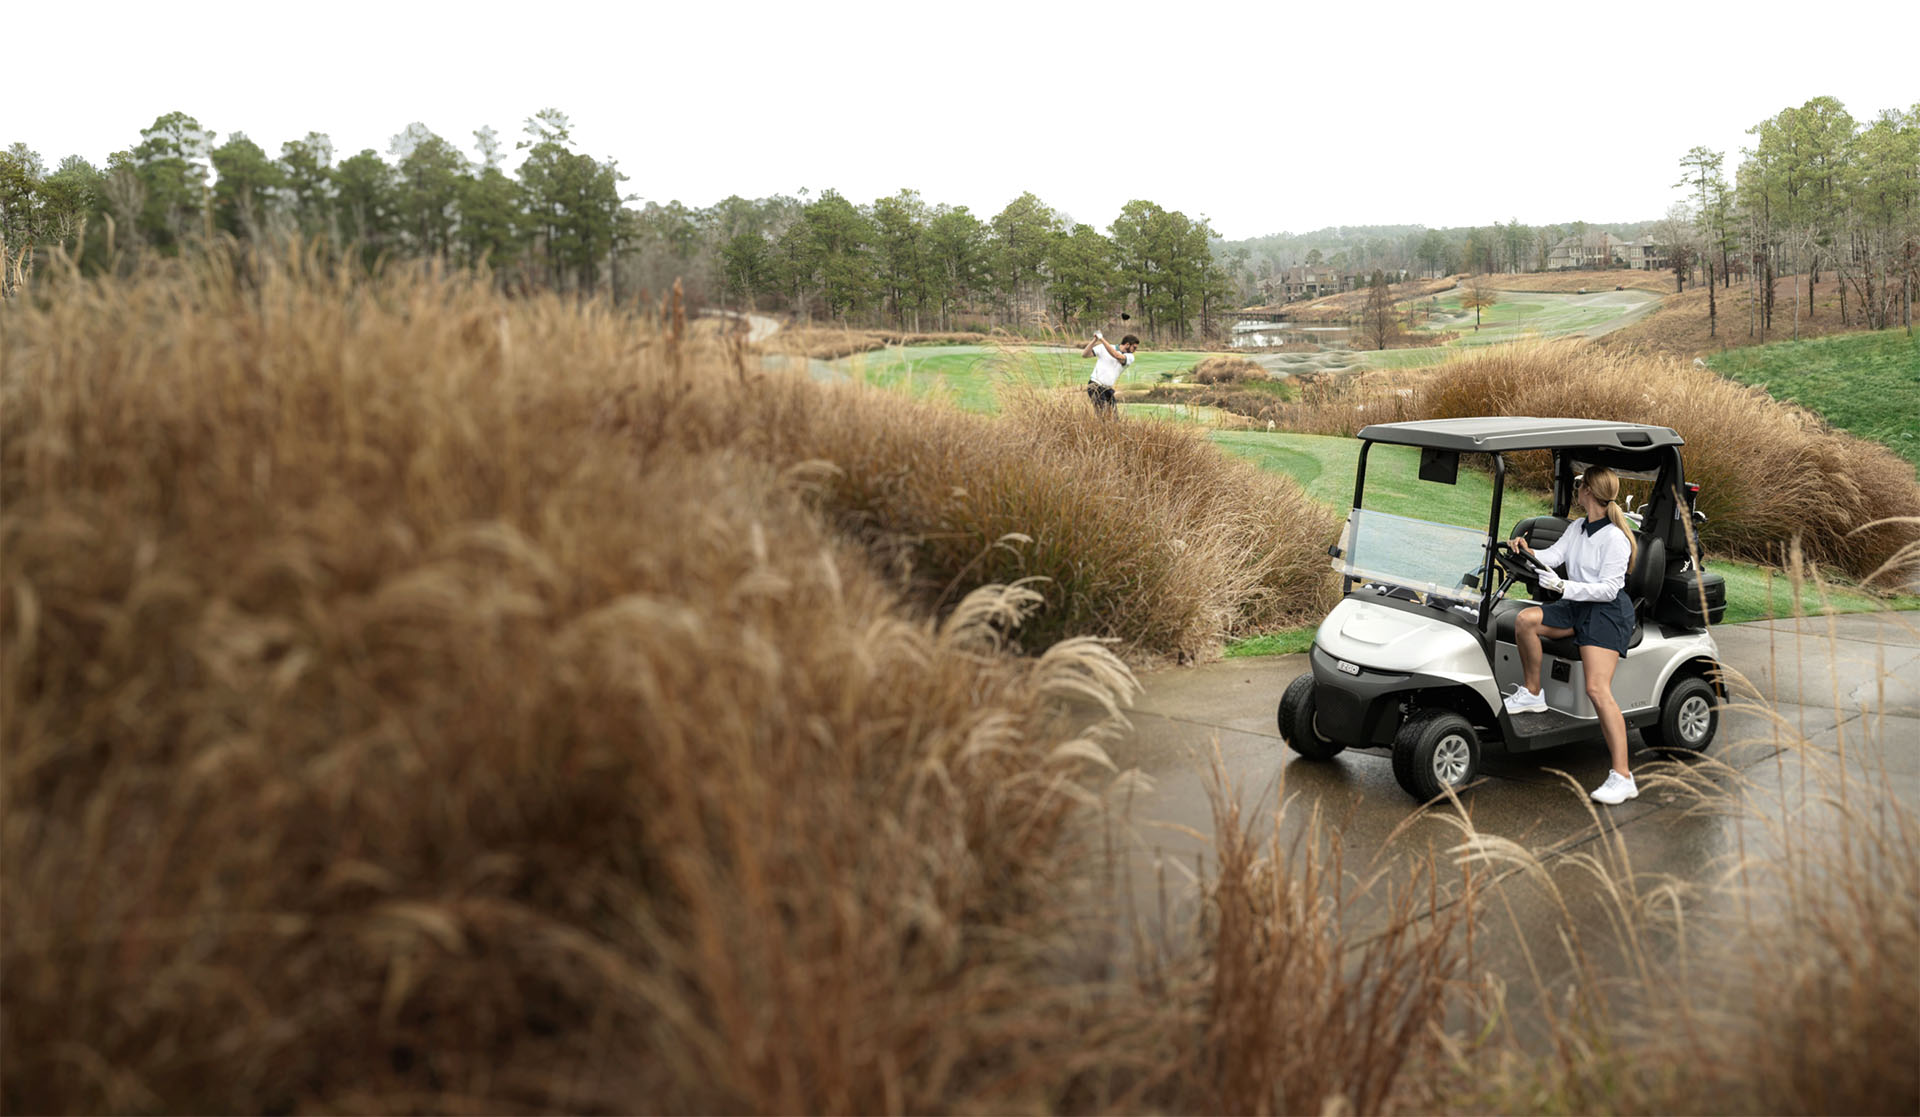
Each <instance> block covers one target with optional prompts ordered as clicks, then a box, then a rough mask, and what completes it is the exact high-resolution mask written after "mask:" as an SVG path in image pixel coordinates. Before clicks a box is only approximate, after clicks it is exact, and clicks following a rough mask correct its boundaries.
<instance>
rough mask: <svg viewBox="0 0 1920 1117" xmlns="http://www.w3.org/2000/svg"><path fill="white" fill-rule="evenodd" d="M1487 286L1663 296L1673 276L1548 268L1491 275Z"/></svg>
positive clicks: (1670, 288)
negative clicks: (1618, 289) (1616, 290)
mask: <svg viewBox="0 0 1920 1117" xmlns="http://www.w3.org/2000/svg"><path fill="white" fill-rule="evenodd" d="M1487 285H1488V286H1490V287H1492V288H1493V289H1494V290H1496V291H1538V292H1544V293H1549V294H1556V295H1571V294H1575V293H1576V292H1579V291H1583V290H1584V291H1611V290H1613V289H1614V288H1615V287H1625V288H1627V289H1628V290H1633V291H1652V292H1653V293H1654V294H1656V295H1666V294H1670V293H1672V291H1673V275H1672V273H1670V272H1664V271H1636V270H1634V269H1632V268H1615V269H1613V270H1611V271H1549V272H1524V273H1520V274H1504V275H1490V276H1488V277H1487Z"/></svg>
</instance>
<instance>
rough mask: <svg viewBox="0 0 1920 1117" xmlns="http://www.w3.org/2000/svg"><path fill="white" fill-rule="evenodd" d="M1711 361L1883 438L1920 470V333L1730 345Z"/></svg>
mask: <svg viewBox="0 0 1920 1117" xmlns="http://www.w3.org/2000/svg"><path fill="white" fill-rule="evenodd" d="M1708 364H1709V365H1711V366H1712V367H1713V370H1714V371H1715V372H1718V373H1720V374H1722V375H1723V376H1727V377H1729V378H1731V379H1734V380H1737V381H1739V382H1740V383H1742V384H1755V385H1758V386H1760V387H1762V388H1765V389H1766V390H1767V391H1768V393H1770V394H1771V395H1772V396H1773V397H1774V398H1775V399H1783V400H1791V401H1793V402H1794V403H1797V404H1799V405H1801V406H1802V407H1805V408H1808V409H1810V410H1812V411H1816V412H1818V413H1819V414H1820V415H1821V417H1823V418H1825V419H1826V420H1827V421H1828V422H1830V423H1832V424H1833V425H1834V426H1836V427H1840V428H1842V429H1843V430H1846V431H1849V432H1851V433H1853V434H1856V435H1858V436H1860V437H1861V438H1870V439H1873V440H1874V441H1876V442H1881V443H1884V444H1886V445H1887V446H1889V447H1891V448H1892V450H1893V452H1894V453H1896V454H1899V455H1900V456H1901V457H1903V458H1906V459H1907V460H1908V461H1909V462H1912V463H1913V464H1914V465H1915V467H1916V468H1920V338H1910V337H1908V336H1907V335H1906V333H1905V332H1904V331H1899V330H1879V331H1875V332H1873V333H1860V334H1842V335H1840V336H1838V337H1823V338H1815V339H1813V340H1810V341H1780V342H1774V343H1772V344H1770V345H1754V346H1749V347H1747V348H1745V349H1729V350H1727V351H1726V352H1724V353H1719V354H1716V355H1714V356H1713V357H1712V358H1710V359H1709V360H1708Z"/></svg>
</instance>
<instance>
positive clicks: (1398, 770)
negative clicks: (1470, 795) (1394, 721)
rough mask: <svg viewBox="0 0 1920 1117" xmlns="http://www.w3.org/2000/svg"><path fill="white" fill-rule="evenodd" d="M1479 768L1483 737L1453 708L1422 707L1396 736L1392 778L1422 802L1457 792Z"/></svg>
mask: <svg viewBox="0 0 1920 1117" xmlns="http://www.w3.org/2000/svg"><path fill="white" fill-rule="evenodd" d="M1479 772H1480V737H1479V735H1478V734H1476V733H1474V731H1473V724H1472V723H1471V722H1469V721H1468V720H1467V719H1466V718H1463V717H1461V716H1460V715H1459V714H1456V713H1454V712H1453V711H1452V710H1421V711H1419V712H1418V713H1416V714H1414V715H1413V716H1412V717H1409V718H1408V719H1407V720H1406V721H1405V723H1403V724H1402V725H1401V726H1400V732H1398V733H1396V734H1394V737H1393V778H1394V779H1397V780H1399V781H1400V786H1401V787H1403V788H1405V789H1406V791H1407V794H1408V795H1411V796H1413V797H1414V798H1415V799H1418V800H1420V801H1421V802H1422V803H1426V802H1430V801H1432V800H1434V799H1437V798H1439V797H1440V796H1441V795H1443V794H1445V789H1446V788H1448V787H1451V788H1453V789H1454V790H1455V791H1456V792H1457V791H1459V790H1460V789H1461V788H1463V787H1465V786H1466V785H1467V784H1469V783H1472V782H1473V778H1474V777H1475V776H1476V775H1478V774H1479Z"/></svg>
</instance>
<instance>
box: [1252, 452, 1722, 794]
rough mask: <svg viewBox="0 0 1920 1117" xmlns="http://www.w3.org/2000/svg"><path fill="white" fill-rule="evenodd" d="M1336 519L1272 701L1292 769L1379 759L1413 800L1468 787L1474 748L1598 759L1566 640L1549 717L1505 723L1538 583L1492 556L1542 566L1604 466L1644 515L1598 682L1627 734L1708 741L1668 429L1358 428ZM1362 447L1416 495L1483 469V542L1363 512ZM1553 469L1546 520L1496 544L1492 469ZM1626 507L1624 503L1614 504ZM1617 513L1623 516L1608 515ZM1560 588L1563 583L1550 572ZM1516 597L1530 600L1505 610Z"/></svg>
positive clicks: (1556, 662) (1707, 667) (1712, 687)
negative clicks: (1595, 470)
mask: <svg viewBox="0 0 1920 1117" xmlns="http://www.w3.org/2000/svg"><path fill="white" fill-rule="evenodd" d="M1359 438H1360V440H1361V446H1360V464H1359V467H1358V469H1357V470H1356V471H1355V476H1354V482H1353V509H1352V511H1351V512H1350V513H1349V515H1348V517H1347V526H1346V531H1345V532H1344V534H1343V535H1342V537H1341V540H1340V543H1339V544H1338V545H1337V546H1336V547H1334V548H1332V549H1331V550H1330V552H1329V553H1331V554H1332V555H1333V557H1334V568H1335V569H1336V570H1338V571H1339V572H1340V574H1341V575H1342V578H1343V583H1344V586H1345V591H1346V592H1345V597H1344V598H1343V600H1342V601H1341V602H1340V604H1339V605H1337V606H1335V607H1334V609H1333V611H1332V612H1331V613H1329V614H1328V615H1327V619H1326V620H1325V621H1324V622H1323V623H1322V624H1321V625H1320V628H1319V631H1318V632H1317V633H1316V635H1315V636H1314V641H1313V649H1312V652H1311V653H1310V660H1311V663H1312V665H1313V670H1312V673H1311V674H1307V675H1302V676H1301V677H1300V678H1298V679H1296V680H1295V681H1294V682H1293V684H1292V685H1291V686H1289V687H1288V688H1287V690H1286V693H1285V696H1284V697H1282V698H1281V700H1280V711H1279V720H1280V735H1281V736H1282V737H1283V738H1284V739H1285V740H1286V742H1287V744H1288V745H1289V746H1290V747H1291V748H1292V749H1293V750H1294V751H1295V752H1297V753H1299V754H1300V755H1301V756H1303V757H1306V758H1308V759H1311V760H1331V759H1332V758H1333V757H1334V756H1336V755H1338V754H1339V753H1340V752H1342V751H1343V750H1345V749H1347V748H1368V747H1384V748H1389V749H1391V750H1392V754H1393V773H1394V776H1395V778H1397V779H1398V780H1399V782H1400V786H1401V787H1403V788H1405V789H1406V790H1407V792H1408V793H1409V794H1411V795H1412V796H1413V797H1414V798H1415V799H1418V800H1420V801H1422V802H1426V801H1427V800H1430V799H1433V798H1435V797H1436V796H1438V795H1440V794H1442V793H1443V790H1444V789H1445V788H1448V787H1452V788H1455V789H1456V790H1457V789H1459V788H1461V787H1464V786H1465V785H1466V784H1468V783H1470V782H1471V781H1472V780H1473V779H1474V776H1475V774H1476V772H1477V771H1478V769H1479V766H1480V756H1481V749H1482V747H1483V746H1486V745H1498V746H1501V747H1504V748H1505V749H1506V750H1507V751H1508V752H1510V753H1511V752H1530V751H1533V750H1536V749H1544V748H1551V747H1554V746H1558V745H1566V744H1571V743H1574V742H1579V741H1591V742H1593V743H1594V744H1595V745H1596V746H1599V745H1600V743H1601V739H1602V738H1601V735H1600V724H1599V720H1598V718H1597V717H1596V715H1595V713H1594V709H1593V704H1592V703H1591V702H1590V701H1589V700H1588V698H1587V693H1586V680H1585V677H1584V676H1585V673H1584V670H1583V668H1582V666H1581V662H1580V653H1579V651H1578V649H1577V648H1576V647H1575V646H1574V642H1573V640H1572V639H1570V638H1569V639H1565V640H1543V641H1542V643H1543V645H1544V651H1545V655H1544V658H1543V660H1542V664H1541V683H1542V684H1543V690H1544V693H1545V695H1546V699H1547V705H1548V709H1546V710H1544V711H1539V712H1530V713H1523V714H1518V715H1510V714H1508V713H1507V712H1506V710H1505V708H1504V706H1503V705H1502V702H1501V696H1502V695H1503V694H1505V693H1507V692H1508V691H1510V690H1511V689H1512V687H1513V685H1514V684H1516V683H1518V682H1520V681H1521V667H1520V653H1519V650H1518V648H1517V647H1516V646H1515V644H1514V636H1513V632H1514V618H1515V617H1516V616H1517V615H1518V614H1519V613H1520V611H1521V610H1522V609H1524V608H1526V607H1527V606H1528V605H1531V604H1537V603H1538V602H1540V601H1545V600H1552V599H1553V597H1554V595H1553V594H1551V593H1549V592H1547V591H1544V590H1542V589H1541V588H1540V586H1539V582H1538V568H1537V567H1535V566H1534V565H1533V562H1532V560H1531V558H1530V557H1529V556H1527V555H1526V553H1525V552H1517V551H1515V550H1514V549H1512V548H1510V547H1509V546H1508V544H1507V540H1508V539H1509V538H1512V537H1516V536H1517V537H1524V538H1525V539H1526V540H1527V541H1528V542H1529V543H1530V544H1532V545H1533V546H1534V547H1536V548H1541V549H1544V548H1545V547H1547V546H1548V545H1549V544H1551V543H1552V542H1553V541H1554V540H1556V539H1558V538H1559V537H1560V533H1561V532H1562V531H1565V530H1566V529H1567V527H1568V524H1569V521H1568V519H1567V514H1568V511H1569V509H1570V508H1572V507H1573V494H1574V483H1575V481H1576V479H1577V478H1578V476H1579V475H1580V473H1581V472H1582V471H1583V470H1585V469H1587V468H1588V467H1590V466H1596V465H1605V466H1608V467H1610V468H1612V469H1613V470H1614V471H1615V472H1617V473H1619V474H1620V476H1621V479H1622V481H1623V483H1624V484H1625V485H1626V486H1628V488H1629V489H1631V490H1635V493H1634V495H1638V496H1640V497H1641V499H1642V500H1643V501H1644V503H1642V504H1641V505H1640V506H1639V507H1638V510H1637V514H1632V515H1630V518H1631V519H1633V520H1635V521H1636V522H1637V525H1638V528H1639V530H1638V532H1637V540H1638V543H1639V551H1638V558H1637V560H1636V561H1635V563H1634V564H1633V568H1632V569H1631V570H1629V571H1628V572H1627V581H1626V590H1627V592H1628V594H1630V595H1631V596H1632V598H1633V601H1634V603H1635V625H1634V630H1633V635H1632V639H1631V641H1630V643H1629V646H1628V651H1627V654H1626V656H1625V657H1624V658H1623V659H1622V660H1621V661H1620V666H1619V669H1618V670H1617V671H1616V672H1615V674H1614V677H1613V695H1614V698H1615V700H1616V701H1618V702H1619V704H1620V709H1621V711H1622V713H1624V714H1625V716H1626V721H1627V726H1628V728H1629V729H1638V730H1639V731H1640V733H1641V735H1642V736H1643V737H1644V738H1645V740H1646V741H1647V743H1648V744H1650V745H1654V746H1655V747H1665V748H1673V749H1682V750H1689V751H1696V752H1697V751H1699V750H1701V749H1704V748H1706V747H1707V745H1708V744H1710V743H1711V742H1712V740H1713V735H1714V732H1715V730H1716V729H1717V728H1718V723H1719V714H1718V705H1719V702H1720V700H1721V698H1722V697H1723V696H1724V694H1723V691H1722V689H1721V687H1722V683H1721V678H1720V664H1719V649H1718V648H1717V647H1716V646H1715V644H1714V640H1713V636H1712V634H1711V633H1710V632H1709V631H1708V625H1709V624H1711V623H1717V622H1718V621H1719V620H1720V619H1721V617H1722V616H1723V615H1724V613H1725V611H1726V588H1725V584H1724V582H1723V581H1722V580H1721V579H1720V577H1719V576H1718V575H1715V574H1707V573H1704V572H1703V571H1700V570H1697V569H1695V567H1694V565H1693V563H1692V561H1691V560H1690V559H1689V556H1690V555H1693V554H1698V548H1697V546H1690V540H1691V539H1692V535H1693V526H1694V524H1695V523H1696V522H1698V521H1699V520H1701V519H1703V518H1704V517H1702V516H1701V515H1700V513H1698V512H1697V511H1696V510H1695V508H1694V503H1695V497H1696V496H1697V495H1698V493H1699V486H1697V485H1691V484H1688V483H1687V481H1686V477H1685V474H1684V472H1683V470H1682V466H1681V460H1680V447H1681V445H1682V442H1683V440H1682V439H1681V438H1680V436H1679V435H1678V434H1676V433H1675V432H1674V431H1673V430H1671V429H1669V428H1667V427H1654V426H1643V425H1640V424H1635V423H1610V422H1603V421H1598V420H1589V419H1536V418H1527V417H1520V416H1505V417H1491V418H1475V419H1440V420H1432V421H1426V422H1412V423H1381V424H1375V425H1373V426H1370V427H1367V428H1365V429H1363V430H1362V431H1361V432H1360V434H1359ZM1376 443H1381V444H1392V445H1400V446H1413V447H1418V448H1419V450H1420V469H1419V475H1420V480H1421V481H1422V482H1426V483H1430V484H1441V485H1451V484H1454V483H1456V479H1457V476H1458V472H1459V468H1460V458H1461V455H1463V454H1468V455H1472V454H1484V455H1486V456H1487V459H1488V460H1489V465H1490V467H1491V473H1492V478H1493V507H1492V509H1491V510H1490V511H1489V513H1488V516H1487V521H1486V526H1485V527H1483V528H1482V527H1461V526H1457V525H1452V524H1444V523H1434V522H1431V521H1427V520H1419V519H1413V518H1409V517H1406V516H1396V515H1391V514H1388V513H1384V512H1378V511H1371V510H1368V509H1367V508H1366V506H1365V503H1364V497H1365V492H1366V479H1367V455H1368V452H1369V451H1370V450H1371V449H1372V448H1373V446H1374V445H1375V444H1376ZM1522 451H1546V452H1548V453H1550V454H1551V455H1552V461H1553V465H1552V481H1553V501H1552V508H1553V515H1551V516H1541V517H1536V518H1531V519H1526V520H1522V521H1520V522H1519V523H1518V524H1515V525H1514V527H1513V530H1512V531H1510V532H1504V533H1503V532H1502V531H1501V530H1500V501H1501V495H1502V493H1503V492H1504V489H1505V485H1506V478H1507V455H1509V454H1513V453H1517V452H1522ZM1626 491H1627V490H1623V493H1624V492H1626ZM1626 499H1631V497H1626V498H1624V499H1623V503H1625V502H1626ZM1560 573H1561V574H1562V576H1564V575H1565V571H1564V569H1562V570H1561V571H1560ZM1516 584H1519V585H1524V586H1526V587H1527V589H1528V592H1529V593H1530V594H1531V595H1532V596H1533V598H1534V600H1533V601H1525V600H1520V599H1516V598H1509V597H1508V596H1507V594H1508V592H1509V591H1510V590H1511V589H1512V588H1513V587H1514V586H1515V585H1516Z"/></svg>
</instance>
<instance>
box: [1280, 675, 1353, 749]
mask: <svg viewBox="0 0 1920 1117" xmlns="http://www.w3.org/2000/svg"><path fill="white" fill-rule="evenodd" d="M1314 713H1315V710H1314V701H1313V673H1312V672H1308V673H1307V674H1305V675H1302V676H1300V677H1299V678H1297V679H1295V680H1293V682H1292V683H1290V684H1288V685H1287V690H1286V693H1285V694H1282V695H1281V696H1280V736H1281V738H1282V739H1284V740H1285V741H1286V742H1287V745H1288V747H1290V748H1291V749H1293V751H1295V752H1297V753H1299V754H1300V755H1301V756H1304V757H1306V758H1307V759H1308V760H1332V759H1333V758H1334V757H1336V756H1339V755H1340V753H1341V752H1342V751H1343V750H1344V749H1345V748H1346V747H1347V746H1345V745H1343V744H1341V743H1340V742H1338V741H1330V740H1328V739H1327V738H1325V737H1322V736H1321V735H1320V730H1319V727H1318V726H1316V725H1315V724H1314V720H1313V716H1314Z"/></svg>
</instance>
